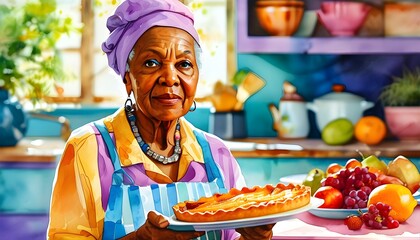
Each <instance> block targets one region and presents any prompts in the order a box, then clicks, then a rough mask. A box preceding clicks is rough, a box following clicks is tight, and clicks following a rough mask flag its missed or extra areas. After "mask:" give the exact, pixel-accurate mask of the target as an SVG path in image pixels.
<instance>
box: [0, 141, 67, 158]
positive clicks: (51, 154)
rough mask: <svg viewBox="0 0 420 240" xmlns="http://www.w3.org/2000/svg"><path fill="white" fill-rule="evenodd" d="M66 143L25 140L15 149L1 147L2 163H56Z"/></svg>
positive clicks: (0, 156)
mask: <svg viewBox="0 0 420 240" xmlns="http://www.w3.org/2000/svg"><path fill="white" fill-rule="evenodd" d="M64 144H65V142H64V141H63V140H62V139H60V138H54V137H53V138H47V137H43V138H24V139H22V140H21V141H19V143H18V144H17V145H16V146H14V147H0V163H1V162H32V163H33V162H37V163H48V162H55V161H56V160H57V157H59V156H60V155H61V153H62V152H63V149H64Z"/></svg>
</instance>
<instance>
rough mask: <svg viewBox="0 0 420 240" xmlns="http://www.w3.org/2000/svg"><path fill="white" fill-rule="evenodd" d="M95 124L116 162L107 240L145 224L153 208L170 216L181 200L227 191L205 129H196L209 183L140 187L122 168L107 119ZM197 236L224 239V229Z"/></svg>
mask: <svg viewBox="0 0 420 240" xmlns="http://www.w3.org/2000/svg"><path fill="white" fill-rule="evenodd" d="M95 126H96V127H97V129H98V130H99V132H100V133H101V135H102V138H103V140H104V142H105V144H106V146H107V149H108V152H109V155H110V158H111V160H112V163H113V165H114V173H113V175H112V185H111V189H110V193H109V200H108V206H107V210H106V212H105V222H104V231H103V239H106V240H108V239H117V238H121V237H123V236H125V235H126V234H127V233H129V232H132V231H134V230H136V229H138V228H139V227H140V226H142V225H143V224H144V223H145V221H146V217H147V213H148V212H149V211H151V210H155V211H157V212H159V213H161V214H163V215H165V216H168V217H170V216H172V215H173V214H174V213H173V210H172V206H173V205H175V204H176V203H178V202H182V201H186V200H193V201H195V200H198V199H199V198H200V197H203V196H207V197H209V196H211V195H213V194H214V193H224V192H226V191H227V190H226V188H225V186H224V183H223V180H222V176H221V173H220V169H219V168H218V167H217V166H216V164H215V162H214V160H213V156H212V154H211V152H210V146H209V145H208V142H207V140H206V139H205V137H204V135H203V133H201V132H197V131H194V134H195V136H196V138H197V140H198V142H199V144H200V146H201V148H202V151H203V155H204V165H205V168H206V173H207V178H208V181H209V182H176V183H170V184H152V185H150V186H145V187H139V186H136V185H134V181H133V179H132V178H131V177H130V176H129V175H128V174H127V173H126V172H125V171H124V169H122V168H121V164H120V159H119V156H118V153H117V151H116V148H115V145H114V142H113V140H112V139H111V136H110V135H109V133H108V130H107V129H106V127H105V126H104V124H103V122H102V121H97V122H95ZM123 176H125V177H126V179H128V180H129V182H130V184H129V185H126V184H124V183H123ZM197 239H221V231H220V230H218V231H209V232H206V234H205V235H203V236H201V237H200V238H197Z"/></svg>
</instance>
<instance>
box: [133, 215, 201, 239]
mask: <svg viewBox="0 0 420 240" xmlns="http://www.w3.org/2000/svg"><path fill="white" fill-rule="evenodd" d="M168 225H169V222H168V220H166V218H165V217H164V216H162V215H160V214H158V213H156V212H154V211H150V212H149V213H148V214H147V219H146V222H145V223H144V224H143V226H141V227H139V229H137V231H136V232H135V236H136V239H156V240H157V239H164V240H167V239H176V240H181V239H192V238H196V237H199V236H201V235H203V234H204V232H178V231H173V230H170V229H167V227H168Z"/></svg>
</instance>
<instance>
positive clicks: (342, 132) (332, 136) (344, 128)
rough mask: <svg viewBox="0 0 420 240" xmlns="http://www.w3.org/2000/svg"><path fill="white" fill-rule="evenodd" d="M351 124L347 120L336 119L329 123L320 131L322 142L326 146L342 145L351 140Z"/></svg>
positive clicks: (352, 129) (352, 130)
mask: <svg viewBox="0 0 420 240" xmlns="http://www.w3.org/2000/svg"><path fill="white" fill-rule="evenodd" d="M353 133H354V127H353V123H352V122H351V121H350V120H348V119H347V118H338V119H335V120H332V121H331V122H329V123H328V124H327V125H326V126H325V127H324V129H322V132H321V137H322V140H323V141H324V142H325V143H326V144H328V145H342V144H346V143H348V142H350V140H351V139H352V138H353Z"/></svg>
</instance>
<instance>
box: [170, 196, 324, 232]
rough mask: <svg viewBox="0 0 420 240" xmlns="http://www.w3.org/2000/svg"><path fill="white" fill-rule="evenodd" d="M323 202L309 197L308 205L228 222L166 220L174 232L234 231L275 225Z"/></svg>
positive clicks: (173, 218) (171, 218)
mask: <svg viewBox="0 0 420 240" xmlns="http://www.w3.org/2000/svg"><path fill="white" fill-rule="evenodd" d="M323 202H324V200H322V199H319V198H313V197H311V201H310V203H309V204H308V205H306V206H304V207H301V208H298V209H295V210H291V211H287V212H282V213H277V214H270V215H267V216H262V217H253V218H243V219H236V220H229V221H217V222H183V221H179V220H177V219H176V217H175V216H172V217H170V218H168V221H169V227H168V228H169V229H172V230H175V231H210V230H220V229H235V228H242V227H252V226H260V225H266V224H270V223H276V222H279V221H282V220H286V219H289V218H292V217H293V215H296V214H298V213H302V212H305V211H308V210H310V209H313V208H317V207H319V206H321V205H322V203H323Z"/></svg>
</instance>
